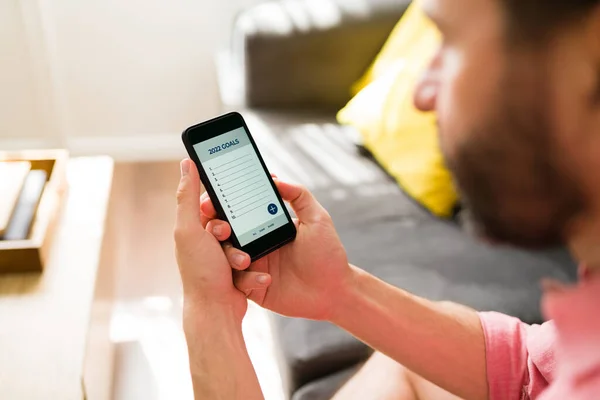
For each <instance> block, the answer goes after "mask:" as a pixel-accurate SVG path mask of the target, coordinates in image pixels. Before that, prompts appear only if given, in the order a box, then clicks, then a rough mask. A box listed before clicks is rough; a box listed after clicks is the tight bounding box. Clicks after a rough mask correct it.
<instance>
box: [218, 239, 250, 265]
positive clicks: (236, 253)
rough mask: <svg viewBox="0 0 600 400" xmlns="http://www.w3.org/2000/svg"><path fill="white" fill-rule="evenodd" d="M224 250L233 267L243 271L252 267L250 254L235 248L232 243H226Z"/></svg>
mask: <svg viewBox="0 0 600 400" xmlns="http://www.w3.org/2000/svg"><path fill="white" fill-rule="evenodd" d="M223 250H224V251H225V256H227V260H229V265H231V268H233V269H237V270H238V271H243V270H245V269H248V267H250V263H251V262H252V260H251V259H250V256H249V255H248V254H246V253H244V252H243V251H241V250H238V249H236V248H234V247H233V246H232V245H231V244H226V245H224V246H223Z"/></svg>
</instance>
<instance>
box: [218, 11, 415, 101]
mask: <svg viewBox="0 0 600 400" xmlns="http://www.w3.org/2000/svg"><path fill="white" fill-rule="evenodd" d="M409 4H410V0H362V1H357V0H279V1H269V2H265V3H261V4H259V5H256V6H253V7H250V8H248V9H246V10H245V11H243V12H241V13H240V14H239V15H238V17H237V18H236V21H235V23H234V30H233V36H232V43H231V49H230V50H229V54H228V57H227V64H228V67H224V66H223V62H220V63H219V64H220V65H219V70H220V71H219V75H220V81H221V92H222V93H223V94H224V95H225V96H226V97H228V98H231V97H235V96H233V95H232V93H231V91H232V90H237V91H239V92H241V93H240V94H239V95H238V96H237V97H238V98H239V99H241V100H243V105H245V106H247V107H255V108H311V109H323V110H333V109H338V108H339V107H341V106H343V105H344V104H345V103H346V102H347V101H348V100H349V99H350V95H351V93H350V88H351V86H352V84H353V83H355V82H356V80H357V79H359V78H360V76H361V74H363V73H364V72H365V70H366V68H367V67H368V66H369V65H370V63H371V62H372V61H373V59H374V57H375V56H376V55H377V53H378V51H379V50H380V49H381V47H382V46H383V44H384V43H385V40H386V39H387V37H388V35H389V33H390V32H391V30H392V29H393V27H394V25H395V24H396V23H397V21H398V20H399V18H400V17H401V16H402V14H403V13H404V11H405V10H406V8H407V7H408V5H409ZM220 59H221V61H222V60H223V58H222V57H221V58H220ZM224 70H225V71H227V73H223V71H224ZM232 82H237V84H238V85H237V88H235V89H233V88H232ZM225 88H227V89H225Z"/></svg>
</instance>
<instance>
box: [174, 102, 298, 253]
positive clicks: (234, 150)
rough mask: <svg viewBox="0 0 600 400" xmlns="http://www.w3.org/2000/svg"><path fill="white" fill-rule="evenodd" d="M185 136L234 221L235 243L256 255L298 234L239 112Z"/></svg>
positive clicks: (225, 216)
mask: <svg viewBox="0 0 600 400" xmlns="http://www.w3.org/2000/svg"><path fill="white" fill-rule="evenodd" d="M182 139H183V143H184V145H185V148H186V150H187V152H188V154H189V155H190V158H191V159H192V160H193V161H194V162H195V163H196V166H197V167H198V171H199V172H200V180H201V181H202V183H203V184H204V187H205V188H206V191H207V192H208V195H209V196H210V198H211V200H212V202H213V204H214V206H215V208H216V210H217V214H218V217H219V219H222V220H224V221H227V222H229V224H230V225H231V230H232V235H231V239H230V240H231V243H232V244H233V246H234V247H235V248H238V249H240V250H242V251H244V252H246V253H247V254H249V255H250V257H251V259H252V261H255V260H258V259H259V258H261V257H264V256H266V255H267V254H269V253H271V252H273V251H275V250H277V249H279V248H280V247H282V246H284V245H285V244H287V243H289V242H291V241H293V240H294V239H295V238H296V226H295V225H294V223H293V221H292V218H291V217H290V214H289V212H288V210H287V208H286V207H285V205H284V203H283V200H282V199H281V196H280V195H279V192H278V191H277V187H276V186H275V183H274V182H273V179H272V178H271V175H270V174H269V171H268V170H267V167H266V165H265V162H264V160H263V158H262V156H261V155H260V152H259V151H258V147H257V146H256V143H255V142H254V139H252V136H251V135H250V131H249V130H248V127H247V126H246V122H245V121H244V118H243V117H242V116H241V115H240V114H239V113H236V112H233V113H230V114H226V115H223V116H221V117H217V118H215V119H212V120H210V121H206V122H203V123H201V124H198V125H194V126H192V127H191V128H188V129H186V130H185V132H183V135H182Z"/></svg>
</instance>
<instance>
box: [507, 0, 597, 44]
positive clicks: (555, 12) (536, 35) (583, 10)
mask: <svg viewBox="0 0 600 400" xmlns="http://www.w3.org/2000/svg"><path fill="white" fill-rule="evenodd" d="M500 1H501V2H502V3H503V4H504V7H505V9H506V17H507V22H508V24H507V28H508V34H509V37H510V38H511V39H512V40H519V41H526V42H527V41H530V40H531V41H540V40H542V41H543V40H546V39H548V38H549V37H551V36H552V35H553V34H554V33H556V31H557V30H559V29H562V28H564V27H566V26H569V25H570V24H573V23H576V22H577V21H578V20H581V19H582V18H584V17H585V16H586V14H588V13H589V12H590V11H592V10H593V9H594V8H595V7H598V6H600V0H500Z"/></svg>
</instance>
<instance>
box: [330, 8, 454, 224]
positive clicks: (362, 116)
mask: <svg viewBox="0 0 600 400" xmlns="http://www.w3.org/2000/svg"><path fill="white" fill-rule="evenodd" d="M439 45H440V34H439V32H438V31H437V28H436V27H435V26H434V25H433V23H432V22H431V21H429V19H428V18H427V17H426V16H425V14H424V13H423V12H422V11H421V9H420V8H419V6H418V4H415V3H413V4H412V5H411V6H410V7H409V9H408V10H407V11H406V13H405V14H404V16H403V17H402V19H401V20H400V22H399V23H398V25H397V26H396V28H394V31H393V32H392V34H391V36H390V38H389V39H388V41H387V43H386V44H385V46H384V47H383V49H382V51H381V53H380V54H379V55H378V56H377V58H376V60H375V62H374V63H373V65H372V66H371V68H370V69H369V70H368V71H367V73H366V74H365V76H364V77H363V78H362V79H361V80H360V81H359V82H358V83H357V84H356V85H355V87H354V89H355V90H357V91H358V94H357V95H356V96H355V97H354V98H353V99H352V100H351V101H350V102H349V103H348V104H347V105H346V107H345V108H344V109H342V110H341V111H340V112H339V114H338V121H339V122H340V123H341V124H347V125H352V126H354V127H356V128H357V129H358V130H359V131H360V132H361V134H362V135H363V138H364V142H365V145H366V147H367V149H368V150H370V151H371V153H373V155H374V157H375V158H376V159H377V161H378V162H379V163H380V164H381V165H382V166H383V167H384V168H385V169H386V170H387V171H388V172H389V173H390V174H391V175H392V176H393V177H394V178H396V180H397V181H398V183H399V184H400V185H401V186H402V187H403V188H404V190H405V191H406V192H407V193H408V194H409V195H410V196H412V197H413V198H415V199H416V200H417V201H419V202H420V203H421V204H423V205H424V206H425V207H426V208H428V209H429V210H430V211H431V212H432V213H434V214H435V215H438V216H441V217H449V216H451V215H452V211H453V209H454V206H455V205H456V202H457V200H458V196H457V193H456V190H455V188H454V185H453V183H452V178H451V175H450V173H449V171H448V170H447V169H446V167H445V165H444V160H443V157H442V154H441V152H440V149H439V142H438V135H437V125H436V117H435V115H434V114H433V113H422V112H419V111H418V110H417V109H416V108H415V107H414V105H413V93H414V90H415V86H416V83H417V81H418V79H419V78H420V76H421V74H422V73H423V71H424V70H425V68H426V67H427V65H428V63H429V62H430V61H431V59H432V57H433V56H434V55H435V52H436V51H437V49H438V46H439Z"/></svg>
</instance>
